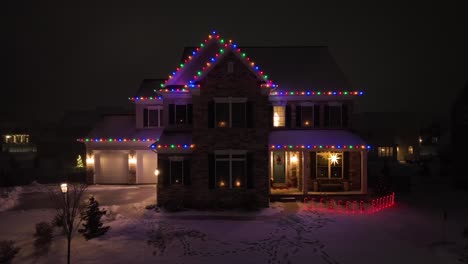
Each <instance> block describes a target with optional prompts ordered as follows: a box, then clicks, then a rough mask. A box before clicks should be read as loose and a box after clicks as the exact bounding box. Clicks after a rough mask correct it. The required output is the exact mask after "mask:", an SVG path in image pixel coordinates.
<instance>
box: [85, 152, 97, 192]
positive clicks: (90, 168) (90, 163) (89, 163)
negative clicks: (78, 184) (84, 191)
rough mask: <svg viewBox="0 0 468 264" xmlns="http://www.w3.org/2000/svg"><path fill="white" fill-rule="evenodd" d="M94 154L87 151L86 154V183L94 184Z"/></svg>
mask: <svg viewBox="0 0 468 264" xmlns="http://www.w3.org/2000/svg"><path fill="white" fill-rule="evenodd" d="M94 166H95V163H94V154H93V152H92V151H89V152H88V153H87V154H86V183H87V184H94V171H95V169H94Z"/></svg>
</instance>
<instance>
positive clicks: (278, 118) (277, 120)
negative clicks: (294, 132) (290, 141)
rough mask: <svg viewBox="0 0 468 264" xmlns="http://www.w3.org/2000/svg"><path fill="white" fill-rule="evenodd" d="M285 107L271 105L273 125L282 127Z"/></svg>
mask: <svg viewBox="0 0 468 264" xmlns="http://www.w3.org/2000/svg"><path fill="white" fill-rule="evenodd" d="M285 116H286V115H285V107H284V106H273V126H274V127H284V126H285Z"/></svg>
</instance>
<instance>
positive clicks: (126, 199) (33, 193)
mask: <svg viewBox="0 0 468 264" xmlns="http://www.w3.org/2000/svg"><path fill="white" fill-rule="evenodd" d="M89 195H94V197H95V198H96V200H97V201H98V202H99V204H100V205H104V206H110V205H127V204H133V203H140V202H145V203H154V199H155V196H156V190H155V186H154V185H131V186H129V185H91V186H89V187H88V189H87V190H86V192H85V194H84V195H83V199H86V198H87V197H88V196H89ZM151 200H153V201H151ZM50 208H54V203H53V202H52V200H51V199H50V195H49V193H48V192H47V191H46V190H44V188H35V189H29V190H25V191H24V192H22V193H21V195H20V197H19V202H18V204H17V205H16V206H15V207H13V208H12V209H11V210H31V209H50Z"/></svg>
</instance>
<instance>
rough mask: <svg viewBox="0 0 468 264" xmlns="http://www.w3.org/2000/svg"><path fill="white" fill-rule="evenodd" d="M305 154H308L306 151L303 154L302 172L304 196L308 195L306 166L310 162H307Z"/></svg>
mask: <svg viewBox="0 0 468 264" xmlns="http://www.w3.org/2000/svg"><path fill="white" fill-rule="evenodd" d="M305 153H306V152H304V151H302V152H301V156H302V169H301V171H302V193H303V195H307V177H306V175H307V173H306V164H307V163H308V162H307V159H306V155H305ZM306 162H307V163H306Z"/></svg>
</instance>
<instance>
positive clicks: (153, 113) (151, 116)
mask: <svg viewBox="0 0 468 264" xmlns="http://www.w3.org/2000/svg"><path fill="white" fill-rule="evenodd" d="M162 81H164V80H160V79H145V80H143V82H142V83H141V85H140V89H139V90H138V92H137V94H136V95H135V96H134V97H131V98H129V99H130V100H132V101H133V102H134V103H135V127H136V128H137V129H154V128H160V127H164V126H165V118H164V114H165V113H164V112H165V111H164V103H163V97H162V96H161V95H160V94H158V93H156V92H155V89H156V88H157V86H158V85H159V84H160V83H161V82H162Z"/></svg>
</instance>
